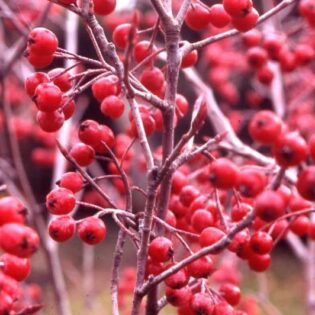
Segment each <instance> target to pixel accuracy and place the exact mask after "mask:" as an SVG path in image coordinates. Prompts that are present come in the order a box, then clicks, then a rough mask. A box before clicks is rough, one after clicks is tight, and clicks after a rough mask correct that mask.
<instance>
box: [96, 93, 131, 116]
mask: <svg viewBox="0 0 315 315" xmlns="http://www.w3.org/2000/svg"><path fill="white" fill-rule="evenodd" d="M124 110H125V104H124V102H123V101H122V99H120V98H119V97H117V96H115V95H111V96H107V97H105V98H104V99H103V101H102V104H101V112H102V113H103V114H104V115H105V116H108V117H110V118H113V119H115V118H119V117H120V116H121V115H122V114H123V113H124Z"/></svg>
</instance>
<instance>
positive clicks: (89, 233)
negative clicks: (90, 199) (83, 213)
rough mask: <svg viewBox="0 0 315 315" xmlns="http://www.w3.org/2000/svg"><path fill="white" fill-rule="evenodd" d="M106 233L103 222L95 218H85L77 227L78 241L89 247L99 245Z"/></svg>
mask: <svg viewBox="0 0 315 315" xmlns="http://www.w3.org/2000/svg"><path fill="white" fill-rule="evenodd" d="M106 231H107V230H106V226H105V224H104V222H103V221H102V220H101V219H99V218H96V217H88V218H85V219H83V220H82V222H80V224H79V225H78V234H79V237H80V239H81V240H82V241H83V242H85V243H87V244H89V245H96V244H98V243H100V242H101V241H102V240H103V239H104V238H105V236H106Z"/></svg>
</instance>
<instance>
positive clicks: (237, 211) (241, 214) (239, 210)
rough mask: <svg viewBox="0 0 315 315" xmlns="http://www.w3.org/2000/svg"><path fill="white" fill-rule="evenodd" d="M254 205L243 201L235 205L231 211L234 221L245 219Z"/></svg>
mask: <svg viewBox="0 0 315 315" xmlns="http://www.w3.org/2000/svg"><path fill="white" fill-rule="evenodd" d="M252 210H253V207H252V206H251V205H249V204H248V203H244V202H241V203H240V204H236V205H234V206H233V208H232V211H231V218H232V221H234V222H239V221H241V220H242V219H244V218H245V217H246V216H247V215H248V214H249V213H250V212H251V211H252Z"/></svg>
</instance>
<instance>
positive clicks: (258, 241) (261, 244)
mask: <svg viewBox="0 0 315 315" xmlns="http://www.w3.org/2000/svg"><path fill="white" fill-rule="evenodd" d="M249 245H250V248H251V250H252V251H253V252H254V253H256V254H258V255H264V254H268V253H270V251H271V250H272V247H273V239H272V237H271V236H270V235H269V234H268V233H266V232H263V231H258V232H255V233H254V234H253V235H252V236H251V238H250V241H249Z"/></svg>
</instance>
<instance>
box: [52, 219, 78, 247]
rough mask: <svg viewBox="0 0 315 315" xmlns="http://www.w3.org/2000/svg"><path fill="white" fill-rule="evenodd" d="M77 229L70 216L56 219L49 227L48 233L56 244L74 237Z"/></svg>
mask: <svg viewBox="0 0 315 315" xmlns="http://www.w3.org/2000/svg"><path fill="white" fill-rule="evenodd" d="M75 229H76V225H75V221H74V220H73V219H72V218H71V217H70V216H61V217H58V218H54V219H52V220H51V221H50V222H49V225H48V233H49V235H50V237H51V238H52V239H53V240H55V241H56V242H65V241H67V240H68V239H70V238H71V237H72V236H73V235H74V232H75Z"/></svg>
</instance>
